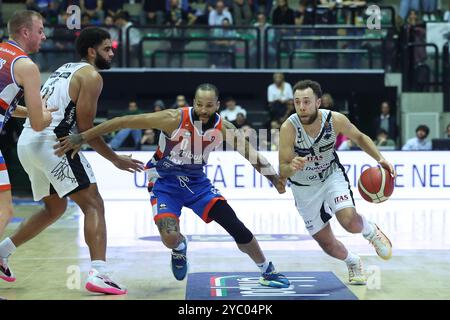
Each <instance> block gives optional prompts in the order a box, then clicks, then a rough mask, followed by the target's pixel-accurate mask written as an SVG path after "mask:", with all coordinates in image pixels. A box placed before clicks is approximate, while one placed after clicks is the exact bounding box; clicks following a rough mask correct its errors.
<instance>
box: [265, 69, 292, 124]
mask: <svg viewBox="0 0 450 320" xmlns="http://www.w3.org/2000/svg"><path fill="white" fill-rule="evenodd" d="M273 81H274V83H272V84H271V85H269V86H268V87H267V101H268V103H269V111H270V115H271V119H272V120H280V119H281V118H282V117H284V116H285V115H286V113H287V111H288V107H289V104H292V103H293V101H294V95H293V93H292V86H291V84H290V83H288V82H286V81H284V74H282V73H274V75H273Z"/></svg>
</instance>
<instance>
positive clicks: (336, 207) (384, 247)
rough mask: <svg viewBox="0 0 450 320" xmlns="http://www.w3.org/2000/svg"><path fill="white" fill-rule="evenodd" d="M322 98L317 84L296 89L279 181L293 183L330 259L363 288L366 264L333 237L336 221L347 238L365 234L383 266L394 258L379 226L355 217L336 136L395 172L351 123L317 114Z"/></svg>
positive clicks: (299, 85) (300, 208)
mask: <svg viewBox="0 0 450 320" xmlns="http://www.w3.org/2000/svg"><path fill="white" fill-rule="evenodd" d="M321 96H322V90H321V87H320V84H319V83H317V82H315V81H311V80H304V81H300V82H299V83H297V84H296V85H295V86H294V105H295V111H296V113H295V114H293V115H291V116H290V117H289V118H288V119H287V120H286V121H285V122H284V123H283V125H282V126H281V131H280V149H279V161H280V176H281V177H285V178H289V181H290V182H291V183H292V185H291V189H292V193H293V194H294V199H295V203H296V206H297V209H298V211H299V213H300V215H301V216H302V217H303V219H304V221H305V225H306V228H307V230H308V231H309V233H310V234H311V235H312V237H313V238H314V239H315V240H316V241H317V242H318V243H319V245H320V246H321V247H322V249H323V250H324V251H325V252H326V253H327V254H329V255H330V256H332V257H334V258H337V259H339V260H343V261H345V262H346V264H347V267H348V270H349V282H350V284H359V285H363V284H365V283H366V275H365V273H364V268H363V264H362V261H361V259H360V257H358V256H357V255H355V254H353V253H351V252H350V251H348V250H347V249H346V248H345V246H344V245H343V244H342V243H341V242H340V241H339V240H337V239H336V237H335V236H334V234H333V231H332V230H331V228H330V225H329V220H330V219H331V217H332V215H333V214H335V215H336V218H337V220H338V221H339V223H340V224H341V225H342V227H343V228H344V229H345V230H347V231H348V232H351V233H362V235H363V236H364V238H366V239H367V240H369V241H370V243H371V244H372V245H373V246H374V247H375V250H376V252H377V254H378V255H379V256H380V257H381V258H383V259H385V260H388V259H390V258H391V255H392V245H391V242H390V241H389V239H388V238H387V237H386V235H385V234H384V233H383V232H382V231H381V230H380V228H379V227H378V226H377V225H375V224H374V223H372V222H370V221H367V220H366V219H365V218H364V216H362V215H359V214H358V213H357V212H356V210H355V202H354V200H353V193H352V191H351V188H350V183H349V180H348V178H347V175H346V174H345V170H344V167H343V166H342V165H341V164H340V162H339V158H338V155H337V154H336V151H335V148H334V144H335V142H336V136H337V135H338V134H339V133H341V134H343V135H345V136H347V137H348V138H350V139H351V140H352V141H353V142H355V143H356V144H357V145H358V146H359V147H360V148H361V149H362V150H364V151H365V152H366V153H367V154H369V155H370V156H371V157H372V158H374V159H375V160H376V161H377V162H378V164H379V165H381V166H382V167H383V168H385V169H387V170H388V171H389V172H390V173H391V174H392V175H393V176H395V171H394V168H393V166H392V164H390V163H389V162H388V161H386V160H385V159H384V158H383V156H382V155H381V154H380V152H379V151H378V149H377V147H376V146H375V144H374V143H373V142H372V140H371V139H370V138H369V137H368V136H366V135H365V134H363V133H362V132H360V131H359V130H358V129H357V128H356V127H355V126H354V125H353V124H352V123H350V121H349V120H348V119H347V117H345V116H344V115H342V114H341V113H339V112H334V111H329V110H322V109H319V107H320V104H321V99H320V98H321Z"/></svg>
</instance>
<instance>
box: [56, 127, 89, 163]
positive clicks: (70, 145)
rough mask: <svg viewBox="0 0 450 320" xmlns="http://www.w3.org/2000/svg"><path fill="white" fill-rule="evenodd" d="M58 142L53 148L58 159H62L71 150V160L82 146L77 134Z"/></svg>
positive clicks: (81, 140) (80, 138)
mask: <svg viewBox="0 0 450 320" xmlns="http://www.w3.org/2000/svg"><path fill="white" fill-rule="evenodd" d="M58 141H59V142H58V143H57V144H55V145H54V146H53V149H55V154H56V155H57V156H58V157H62V156H63V155H65V154H66V153H67V152H68V151H70V150H73V151H72V154H71V156H70V157H71V158H72V159H73V157H74V156H75V155H76V154H77V153H78V151H80V149H81V145H82V144H83V138H82V137H81V134H79V133H77V134H71V135H68V136H65V137H62V138H59V139H58Z"/></svg>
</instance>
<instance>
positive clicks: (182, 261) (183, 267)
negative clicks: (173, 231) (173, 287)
mask: <svg viewBox="0 0 450 320" xmlns="http://www.w3.org/2000/svg"><path fill="white" fill-rule="evenodd" d="M183 243H184V249H183V250H180V251H178V250H175V249H173V250H172V272H173V275H174V276H175V278H176V279H177V280H179V281H181V280H183V279H184V278H185V277H186V274H187V270H188V263H187V256H186V253H187V241H186V238H184V240H183Z"/></svg>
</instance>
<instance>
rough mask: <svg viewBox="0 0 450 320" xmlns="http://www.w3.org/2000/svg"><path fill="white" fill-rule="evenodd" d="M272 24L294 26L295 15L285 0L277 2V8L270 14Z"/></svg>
mask: <svg viewBox="0 0 450 320" xmlns="http://www.w3.org/2000/svg"><path fill="white" fill-rule="evenodd" d="M272 24H273V25H274V26H276V25H294V24H295V13H294V10H292V9H291V8H290V7H289V4H288V1H287V0H277V6H276V8H275V10H274V11H273V13H272Z"/></svg>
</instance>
